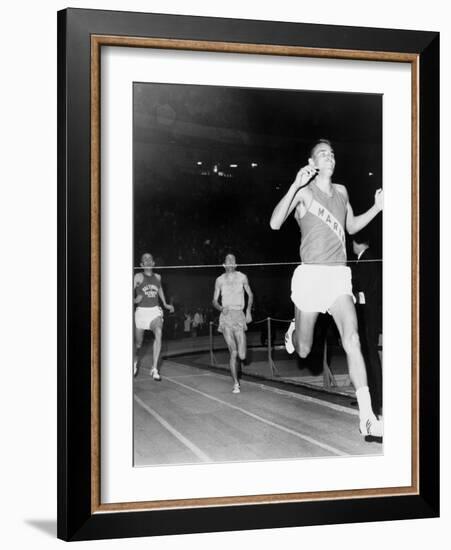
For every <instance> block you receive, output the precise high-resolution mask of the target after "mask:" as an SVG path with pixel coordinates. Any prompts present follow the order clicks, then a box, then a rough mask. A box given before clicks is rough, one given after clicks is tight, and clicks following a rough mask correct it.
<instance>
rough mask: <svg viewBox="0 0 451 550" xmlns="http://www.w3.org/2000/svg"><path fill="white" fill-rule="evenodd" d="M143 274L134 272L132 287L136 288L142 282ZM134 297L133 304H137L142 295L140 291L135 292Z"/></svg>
mask: <svg viewBox="0 0 451 550" xmlns="http://www.w3.org/2000/svg"><path fill="white" fill-rule="evenodd" d="M143 278H144V276H143V274H142V273H135V276H134V277H133V288H134V290H136V288H137V287H138V286H139V285H140V284H141V283H142V282H143ZM135 294H136V295H135V297H134V298H133V303H134V304H139V302H141V300H142V299H143V295H142V293H141V292H137V293H135Z"/></svg>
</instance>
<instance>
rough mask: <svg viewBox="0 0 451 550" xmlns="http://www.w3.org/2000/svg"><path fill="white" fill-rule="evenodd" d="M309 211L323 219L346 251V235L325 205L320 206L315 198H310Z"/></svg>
mask: <svg viewBox="0 0 451 550" xmlns="http://www.w3.org/2000/svg"><path fill="white" fill-rule="evenodd" d="M309 212H310V213H311V214H313V215H314V216H316V217H317V218H319V219H320V220H321V221H323V222H324V223H325V224H326V225H327V226H328V227H330V229H331V230H332V231H333V232H334V233H335V235H336V236H337V237H338V239H339V240H340V242H341V244H342V245H343V248H344V251H345V253H346V235H345V231H344V229H343V227H342V225H341V223H340V222H339V221H338V220H337V218H335V216H334V215H333V214H331V213H330V212H329V210H327V208H326V207H325V206H322V205H321V204H320V203H319V202H318V201H316V200H315V199H313V200H312V203H311V204H310V208H309Z"/></svg>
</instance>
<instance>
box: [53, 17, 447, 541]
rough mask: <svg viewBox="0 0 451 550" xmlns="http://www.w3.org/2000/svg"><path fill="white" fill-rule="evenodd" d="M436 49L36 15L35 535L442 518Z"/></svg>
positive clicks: (421, 41)
mask: <svg viewBox="0 0 451 550" xmlns="http://www.w3.org/2000/svg"><path fill="white" fill-rule="evenodd" d="M438 83H439V35H438V33H434V32H426V31H410V30H390V29H375V28H358V27H337V26H327V25H320V24H318V25H313V24H301V23H299V24H298V23H297V24H293V23H281V22H277V23H276V22H269V21H251V20H231V19H219V18H208V17H192V16H172V15H157V14H146V13H130V12H110V11H98V10H80V9H67V10H64V11H61V12H59V13H58V94H59V96H58V97H59V102H58V148H59V149H58V204H59V214H58V225H59V241H58V242H59V252H58V254H59V257H58V262H59V289H58V290H59V310H58V314H59V323H58V327H59V335H58V342H59V350H58V354H59V355H58V357H59V365H58V469H59V471H58V536H59V537H60V538H62V539H64V540H87V539H100V538H119V537H134V536H152V535H163V534H180V533H195V532H212V531H229V530H242V529H261V528H266V529H268V528H277V527H289V526H301V525H314V524H330V523H345V522H362V521H380V520H389V519H408V518H425V517H436V516H438V514H439V419H438V411H439V392H438V389H439V361H438V334H439V331H438V311H439V306H438V303H439V297H438V262H439V258H438V255H439V253H438V241H439V238H438V227H439V223H438V221H439V220H438V204H439V185H438V155H439V153H438V151H439V147H438V144H439V107H438V104H439V103H438V94H439V92H438V90H439V84H438Z"/></svg>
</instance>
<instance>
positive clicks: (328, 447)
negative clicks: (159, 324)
mask: <svg viewBox="0 0 451 550" xmlns="http://www.w3.org/2000/svg"><path fill="white" fill-rule="evenodd" d="M165 380H167V381H169V382H172V383H173V384H176V385H178V386H181V387H183V388H185V389H187V390H190V391H192V392H194V393H198V394H199V395H202V396H203V397H205V398H207V399H211V400H212V401H216V402H217V403H221V404H222V405H225V406H226V407H229V408H231V409H235V410H236V411H239V412H241V413H242V414H245V415H246V416H249V417H251V418H253V419H254V420H258V421H259V422H262V423H263V424H266V425H268V426H271V427H273V428H276V429H278V430H280V431H283V432H285V433H289V434H290V435H293V436H295V437H297V438H299V439H302V440H304V441H307V442H308V443H310V444H312V445H316V446H317V447H321V448H322V449H324V450H326V451H329V452H331V453H333V454H335V455H337V456H349V454H348V453H345V452H343V451H341V450H340V449H337V448H336V447H332V445H328V444H327V443H322V442H321V441H318V440H317V439H314V438H313V437H310V436H309V435H306V434H303V433H301V432H298V431H296V430H292V429H291V428H287V427H286V426H282V425H281V424H277V423H276V422H272V420H267V419H266V418H263V417H261V416H259V415H257V414H255V413H251V412H250V411H247V410H246V409H243V408H242V407H238V406H236V405H232V404H230V403H227V401H223V400H222V399H219V398H218V397H214V396H213V395H210V394H208V393H205V392H202V391H200V390H198V389H196V388H193V387H192V386H187V385H186V384H183V383H182V382H179V381H178V380H175V379H172V378H170V377H165Z"/></svg>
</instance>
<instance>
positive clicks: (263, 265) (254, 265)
mask: <svg viewBox="0 0 451 550" xmlns="http://www.w3.org/2000/svg"><path fill="white" fill-rule="evenodd" d="M375 262H383V259H382V258H373V259H368V260H347V261H346V263H347V264H355V263H361V264H363V263H375ZM342 263H343V262H321V263H314V262H310V263H304V265H342ZM301 264H302V262H261V263H253V264H237V265H236V266H235V267H237V268H238V267H270V266H271V267H277V266H289V265H301ZM216 267H218V268H221V269H224V265H223V264H191V265H158V266H157V265H156V266H152V268H150V267H149V268H147V269H201V268H216ZM133 269H145V268H144V267H143V266H142V265H140V266H134V267H133Z"/></svg>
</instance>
